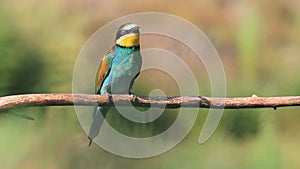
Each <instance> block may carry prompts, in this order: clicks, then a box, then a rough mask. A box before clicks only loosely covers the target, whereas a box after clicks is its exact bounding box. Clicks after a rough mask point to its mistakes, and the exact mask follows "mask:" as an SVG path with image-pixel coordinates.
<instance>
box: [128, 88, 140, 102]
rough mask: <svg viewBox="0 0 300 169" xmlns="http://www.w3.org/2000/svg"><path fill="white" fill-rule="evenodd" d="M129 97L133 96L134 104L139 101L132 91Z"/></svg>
mask: <svg viewBox="0 0 300 169" xmlns="http://www.w3.org/2000/svg"><path fill="white" fill-rule="evenodd" d="M129 95H131V96H132V98H133V99H132V102H133V103H134V102H137V101H138V97H137V96H136V95H135V94H134V93H133V92H132V91H129Z"/></svg>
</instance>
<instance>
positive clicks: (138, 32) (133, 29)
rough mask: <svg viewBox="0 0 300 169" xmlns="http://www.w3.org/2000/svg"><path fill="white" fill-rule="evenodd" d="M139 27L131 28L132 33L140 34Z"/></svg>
mask: <svg viewBox="0 0 300 169" xmlns="http://www.w3.org/2000/svg"><path fill="white" fill-rule="evenodd" d="M140 28H141V26H140V25H136V26H135V27H133V28H132V33H137V34H140Z"/></svg>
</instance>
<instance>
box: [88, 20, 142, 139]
mask: <svg viewBox="0 0 300 169" xmlns="http://www.w3.org/2000/svg"><path fill="white" fill-rule="evenodd" d="M139 28H140V27H139V26H138V25H136V24H133V23H126V24H124V25H122V26H121V27H120V28H119V29H118V31H117V34H116V39H115V44H114V45H113V47H112V48H111V50H110V51H109V52H108V53H107V54H106V55H105V56H104V57H103V59H102V61H101V64H100V69H99V76H98V83H97V88H96V94H106V95H108V96H109V97H111V94H133V93H132V91H131V90H132V86H133V83H134V80H135V79H136V77H137V76H138V75H139V73H140V70H141V66H142V57H141V54H140V31H139ZM108 110H109V107H101V106H97V107H96V108H95V111H94V120H93V123H92V125H91V128H90V131H89V135H88V138H89V139H90V142H89V145H91V143H92V140H93V139H94V138H95V137H96V136H97V135H98V134H99V131H100V128H101V126H102V123H103V121H104V118H105V116H106V114H107V112H108Z"/></svg>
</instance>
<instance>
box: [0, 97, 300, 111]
mask: <svg viewBox="0 0 300 169" xmlns="http://www.w3.org/2000/svg"><path fill="white" fill-rule="evenodd" d="M112 101H113V103H114V104H116V105H121V106H126V105H127V106H128V102H131V103H133V105H134V106H139V107H150V106H154V107H161V108H164V107H166V108H179V107H202V108H210V107H211V108H225V109H239V108H263V107H272V108H274V109H276V108H277V107H286V106H300V96H283V97H257V96H256V95H253V96H252V97H240V98H212V97H205V96H182V97H180V96H165V97H164V96H138V97H136V98H135V97H133V96H132V95H112ZM96 103H97V104H99V105H101V106H108V105H112V102H110V99H109V98H108V97H107V96H106V95H92V94H25V95H12V96H4V97H0V110H1V109H8V108H12V107H16V106H69V105H74V104H75V105H81V106H85V105H95V104H96Z"/></svg>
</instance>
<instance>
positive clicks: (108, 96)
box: [106, 92, 112, 103]
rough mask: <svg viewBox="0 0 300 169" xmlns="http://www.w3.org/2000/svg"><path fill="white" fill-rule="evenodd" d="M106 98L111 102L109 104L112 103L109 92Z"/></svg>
mask: <svg viewBox="0 0 300 169" xmlns="http://www.w3.org/2000/svg"><path fill="white" fill-rule="evenodd" d="M106 96H107V98H108V100H109V103H112V95H111V94H110V93H109V92H106Z"/></svg>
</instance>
